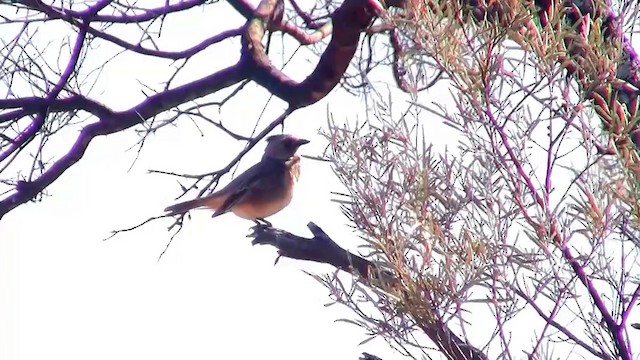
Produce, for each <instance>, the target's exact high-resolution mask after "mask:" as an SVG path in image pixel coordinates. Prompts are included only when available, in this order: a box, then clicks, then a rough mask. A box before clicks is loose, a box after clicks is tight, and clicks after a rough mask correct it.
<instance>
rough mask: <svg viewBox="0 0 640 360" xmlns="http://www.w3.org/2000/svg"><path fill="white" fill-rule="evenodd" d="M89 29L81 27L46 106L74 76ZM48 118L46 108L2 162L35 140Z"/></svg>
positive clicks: (11, 145)
mask: <svg viewBox="0 0 640 360" xmlns="http://www.w3.org/2000/svg"><path fill="white" fill-rule="evenodd" d="M88 27H89V23H88V22H87V23H85V24H83V26H81V27H80V31H79V32H78V35H77V36H76V42H75V44H74V45H73V50H72V51H71V56H70V58H69V62H68V63H67V67H66V68H65V70H64V72H63V73H62V75H61V76H60V79H58V82H57V83H56V85H55V86H54V87H53V88H52V89H51V90H50V91H49V93H48V94H47V96H46V97H45V98H44V99H43V102H44V104H45V105H47V104H50V103H51V102H53V100H54V99H55V98H57V97H58V95H59V94H60V92H61V91H62V89H64V87H65V85H66V84H67V81H69V78H70V77H71V74H73V72H74V70H75V68H76V65H77V64H78V60H79V59H80V53H81V51H82V47H83V44H84V41H85V36H86V35H87V28H88ZM46 117H47V111H46V108H43V109H42V110H40V111H39V112H38V115H37V116H36V117H35V119H34V120H33V121H32V122H31V124H29V126H27V128H26V129H25V130H24V131H22V132H20V134H18V136H17V137H16V138H15V139H14V140H13V141H12V142H11V144H10V145H9V147H8V148H7V149H6V150H5V151H3V152H1V153H0V162H2V161H4V160H5V159H7V158H8V157H9V156H11V155H13V153H14V152H16V151H18V150H19V149H20V148H22V147H23V146H24V145H26V144H27V143H28V142H30V141H31V140H33V138H34V136H36V134H37V133H38V131H40V130H41V129H42V126H44V123H45V119H46Z"/></svg>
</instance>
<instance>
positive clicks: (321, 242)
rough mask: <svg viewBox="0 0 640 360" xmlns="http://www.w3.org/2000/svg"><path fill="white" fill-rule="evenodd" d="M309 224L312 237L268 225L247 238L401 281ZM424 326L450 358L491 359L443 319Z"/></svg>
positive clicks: (376, 279)
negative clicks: (456, 332) (452, 329)
mask: <svg viewBox="0 0 640 360" xmlns="http://www.w3.org/2000/svg"><path fill="white" fill-rule="evenodd" d="M307 227H308V228H309V230H310V231H311V233H312V234H313V237H312V238H305V237H302V236H297V235H294V234H291V233H289V232H287V231H284V230H280V229H275V228H272V227H267V226H264V225H256V226H254V227H252V228H251V229H252V230H253V233H251V234H250V235H248V236H247V237H249V238H253V240H252V241H251V244H253V245H271V246H273V247H275V248H276V249H278V257H280V256H284V257H287V258H290V259H297V260H306V261H313V262H318V263H323V264H329V265H332V266H334V267H335V268H337V269H340V270H343V271H345V272H348V273H349V274H352V275H354V276H357V277H358V279H359V280H360V281H363V282H365V283H366V284H368V285H369V286H379V285H382V286H383V287H389V286H391V287H394V286H396V283H397V281H398V280H397V279H396V278H395V277H394V276H393V275H392V274H391V273H390V272H389V271H387V270H385V269H380V268H378V266H377V265H376V264H375V263H374V262H372V261H370V260H367V259H365V258H363V257H361V256H358V255H355V254H353V253H351V252H349V251H348V250H346V249H344V248H342V247H341V246H340V245H338V244H337V243H336V242H335V241H333V240H332V239H331V238H330V237H329V235H327V233H325V232H324V231H323V230H322V229H321V228H320V227H319V226H318V225H316V224H314V223H313V222H309V223H308V224H307ZM276 261H277V260H276ZM376 284H378V285H376ZM421 329H422V330H423V331H424V332H425V334H426V335H427V336H429V338H430V339H431V340H432V341H433V342H434V343H435V344H436V345H437V346H438V348H440V349H441V351H442V352H443V354H445V355H446V356H447V357H448V358H449V359H454V360H487V359H488V357H487V356H486V355H485V354H483V353H482V352H481V351H480V350H479V349H477V348H475V347H473V346H472V345H470V344H468V343H466V342H465V341H464V340H463V339H461V338H460V337H458V336H457V335H456V334H454V333H453V331H451V330H450V329H449V328H448V326H447V325H446V324H445V323H443V322H442V321H439V320H435V321H432V322H431V323H430V325H428V326H427V325H424V324H423V325H421Z"/></svg>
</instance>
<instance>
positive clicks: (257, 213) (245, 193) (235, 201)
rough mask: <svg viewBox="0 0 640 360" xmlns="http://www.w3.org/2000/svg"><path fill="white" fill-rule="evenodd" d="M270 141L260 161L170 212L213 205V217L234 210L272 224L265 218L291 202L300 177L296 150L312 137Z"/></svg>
mask: <svg viewBox="0 0 640 360" xmlns="http://www.w3.org/2000/svg"><path fill="white" fill-rule="evenodd" d="M266 141H267V146H266V148H265V150H264V154H263V155H262V159H261V160H260V161H259V162H258V163H256V164H255V165H253V166H252V167H250V168H249V169H247V170H246V171H245V172H243V173H242V174H240V175H238V176H237V177H236V178H234V179H233V180H232V181H231V182H229V184H227V185H226V186H225V187H223V188H222V189H220V190H218V191H216V192H214V193H212V194H209V195H207V196H204V197H199V198H195V199H193V200H188V201H185V202H181V203H177V204H174V205H171V206H169V207H167V208H166V209H164V211H165V212H167V213H168V214H166V215H167V216H173V215H176V214H184V213H186V212H188V211H189V210H192V209H196V208H209V209H212V210H214V213H213V215H212V216H211V217H216V216H220V215H222V214H225V213H227V212H229V211H230V212H232V213H233V214H235V215H236V216H238V217H240V218H243V219H247V220H252V221H254V222H255V223H256V224H258V225H261V222H262V223H263V224H265V225H267V226H271V223H270V222H269V221H267V220H265V218H266V217H269V216H271V215H274V214H275V213H277V212H279V211H280V210H282V209H284V208H285V207H287V205H289V203H291V199H292V198H293V188H294V186H295V184H296V183H297V182H298V178H299V177H300V156H298V155H296V152H297V151H298V148H299V147H300V146H302V145H304V144H308V143H309V140H305V139H301V138H297V137H295V136H293V135H289V134H281V135H272V136H269V137H267V138H266Z"/></svg>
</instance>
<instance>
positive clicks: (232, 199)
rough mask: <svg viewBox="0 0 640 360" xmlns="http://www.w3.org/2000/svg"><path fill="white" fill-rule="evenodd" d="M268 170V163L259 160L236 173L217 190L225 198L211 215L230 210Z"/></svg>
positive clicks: (214, 215) (263, 177)
mask: <svg viewBox="0 0 640 360" xmlns="http://www.w3.org/2000/svg"><path fill="white" fill-rule="evenodd" d="M269 171H270V169H269V166H268V164H267V163H265V162H264V161H260V162H258V163H257V164H255V165H253V166H252V167H250V168H249V169H247V170H246V171H245V172H243V173H242V174H240V175H238V177H236V178H235V179H233V180H231V182H230V183H229V184H227V186H225V187H224V188H222V189H221V190H220V191H218V192H217V194H220V195H224V197H225V200H224V201H223V203H222V205H220V207H218V209H216V211H215V212H214V213H213V215H212V217H216V216H218V215H222V214H224V213H226V212H227V211H229V210H231V209H232V208H233V206H234V205H236V204H237V203H238V202H239V201H241V200H242V199H243V198H244V197H245V196H246V195H247V194H248V193H249V190H250V189H252V188H254V187H255V186H256V185H258V184H259V182H260V181H262V180H263V179H265V177H266V175H268V173H269Z"/></svg>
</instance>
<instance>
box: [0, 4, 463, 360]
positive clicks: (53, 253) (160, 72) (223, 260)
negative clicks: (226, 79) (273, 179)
mask: <svg viewBox="0 0 640 360" xmlns="http://www.w3.org/2000/svg"><path fill="white" fill-rule="evenodd" d="M163 2H164V1H160V2H159V3H163ZM147 3H148V5H147ZM156 3H158V2H156ZM138 5H139V6H142V2H141V3H140V4H138ZM145 6H149V7H152V6H154V4H153V2H145ZM219 9H222V7H211V9H210V10H207V11H202V10H201V9H197V10H193V11H190V12H189V13H188V14H178V16H173V15H172V16H169V17H168V22H167V23H166V24H165V25H164V28H163V37H162V38H161V41H160V42H159V45H160V47H161V48H163V47H165V49H173V50H181V49H184V48H186V47H189V46H190V45H191V44H196V43H198V42H199V41H200V40H202V39H203V38H204V37H207V36H211V35H212V34H213V33H215V32H217V31H219V30H220V29H225V28H229V27H234V26H238V25H239V24H240V23H241V19H240V18H239V17H237V16H231V15H230V14H232V13H233V11H217V12H216V10H219ZM114 31H115V33H117V34H124V35H125V36H127V35H128V34H127V33H126V31H124V32H123V31H119V30H117V29H115V30H114ZM118 31H119V32H118ZM52 34H55V32H53V31H50V32H48V33H47V32H43V33H41V35H40V36H42V39H43V40H44V39H46V38H47V36H52ZM129 40H130V41H132V42H135V41H136V38H135V36H130V39H129ZM278 41H279V40H278ZM280 47H281V45H280V43H277V44H276V46H274V47H273V50H274V51H276V50H278V49H279V48H280ZM115 49H116V48H115V47H111V46H109V45H103V46H101V47H100V48H99V49H98V50H96V52H95V55H92V56H93V58H91V59H89V61H94V62H95V64H94V65H97V64H99V63H100V61H103V59H104V55H105V54H109V53H112V52H113V51H114V50H115ZM238 49H239V47H238V41H231V42H227V43H223V44H221V45H219V46H215V47H212V48H210V49H209V50H207V51H206V52H205V53H204V54H203V55H201V56H199V57H196V58H194V59H193V60H191V61H190V62H189V64H190V66H189V67H188V70H185V71H183V73H182V75H181V76H180V77H179V78H178V83H184V82H186V81H189V80H192V79H196V78H199V77H201V76H203V75H206V74H209V73H211V72H213V71H215V70H217V69H220V68H222V67H224V66H226V65H228V64H231V63H233V62H234V61H235V60H236V59H237V56H239V52H238ZM285 51H286V53H287V56H288V55H289V54H291V51H292V49H290V48H286V49H285ZM226 56H231V58H225V57H226ZM273 58H274V60H275V61H280V60H279V58H278V56H277V55H274V56H273ZM148 59H149V58H143V57H141V56H129V55H125V56H121V57H119V58H118V59H116V60H115V61H113V62H112V63H110V64H109V65H108V67H107V69H106V72H105V74H103V75H102V78H101V80H100V81H99V82H98V86H97V87H96V89H95V90H94V92H93V93H92V94H93V97H97V98H98V99H99V100H100V101H102V102H104V103H105V104H106V105H108V106H110V107H112V108H115V109H126V108H128V107H130V106H132V105H134V104H136V103H138V102H139V101H141V100H143V98H144V95H143V94H142V93H141V89H142V88H143V87H142V86H141V85H140V83H143V84H147V85H150V86H152V87H155V88H160V85H158V84H159V82H160V81H163V80H166V78H167V74H169V71H170V69H169V68H168V64H169V63H170V62H169V61H165V60H162V61H155V60H154V61H149V60H148ZM280 59H281V58H280ZM294 60H295V61H293V62H292V64H295V65H289V66H287V67H286V68H285V72H286V73H287V74H289V75H290V76H292V77H293V78H294V79H296V80H301V79H303V78H304V76H306V74H308V73H309V72H310V71H311V70H312V68H313V66H314V64H315V62H316V59H315V58H314V57H313V56H312V55H311V53H310V52H309V51H307V50H304V49H301V50H300V51H298V53H297V54H296V57H295V58H294ZM87 68H88V69H91V66H88V67H87ZM389 72H390V71H389V69H381V71H380V72H376V73H375V74H373V75H372V79H382V80H388V79H389ZM392 86H393V85H392ZM380 91H383V92H384V91H385V90H384V88H380ZM395 93H396V95H397V92H395ZM394 99H397V102H396V103H395V104H400V105H402V104H403V101H404V100H406V98H404V99H403V98H402V97H396V98H394ZM423 99H427V100H425V101H430V102H431V101H433V102H438V103H441V104H447V103H452V102H451V100H450V99H449V93H448V92H447V91H446V90H445V91H443V89H442V88H440V89H434V90H431V91H428V92H426V93H425V94H424V95H423ZM266 101H267V96H265V92H264V91H263V90H261V89H259V88H255V87H253V88H250V89H249V90H246V91H244V92H243V93H242V94H241V95H240V96H239V97H237V99H236V101H232V102H230V103H229V104H227V105H226V106H225V107H224V108H223V111H222V113H221V114H220V115H219V116H217V117H215V116H214V118H216V119H222V120H223V122H224V123H225V124H226V125H228V126H229V127H230V128H232V129H233V130H235V131H238V132H241V133H242V134H249V133H250V131H251V129H252V128H253V126H254V125H255V122H256V121H257V119H258V118H259V115H260V113H261V111H262V108H263V106H264V104H265V102H266ZM364 107H365V105H364V104H363V103H360V102H359V100H358V99H357V98H354V97H351V96H350V95H348V94H346V93H345V92H344V91H341V90H334V91H333V92H332V93H331V94H330V95H329V96H328V97H327V98H326V99H324V100H323V101H321V102H319V103H318V104H315V105H313V106H311V107H308V108H305V109H301V110H299V111H297V112H295V113H294V114H293V115H292V116H291V117H290V118H289V119H288V120H287V121H286V128H285V130H286V132H287V133H291V134H295V135H297V136H300V137H303V138H307V139H309V140H311V141H312V142H311V144H309V145H306V146H304V147H303V148H302V150H301V153H303V154H307V155H319V154H320V152H321V151H322V149H323V148H324V146H325V145H326V144H325V142H324V140H323V138H322V137H320V136H318V134H317V132H318V129H319V128H321V127H325V126H326V123H327V111H330V112H331V114H333V116H334V117H335V119H336V120H339V121H345V120H346V121H355V120H356V119H357V117H360V118H362V117H364V116H365V115H364V111H363V110H364ZM282 109H283V103H282V102H281V101H279V100H277V99H273V100H272V102H271V103H270V106H269V107H268V109H267V111H266V112H265V115H264V116H263V117H262V119H261V120H260V123H259V128H260V129H261V128H262V127H264V126H265V125H266V124H268V122H270V121H271V120H273V119H274V118H275V117H276V116H277V115H279V114H280V111H281V110H282ZM398 110H401V109H398ZM211 114H212V115H214V113H211ZM94 120H95V119H91V121H94ZM424 121H425V123H426V122H427V121H428V122H429V123H428V125H429V128H430V129H431V130H432V133H431V135H432V139H431V140H432V141H433V142H434V144H435V145H436V148H440V149H442V148H443V147H444V146H445V145H446V144H449V146H450V147H455V141H453V138H452V137H451V131H450V130H447V129H446V128H445V127H444V126H443V125H442V124H441V122H440V120H439V119H435V118H432V119H429V118H425V120H424ZM176 124H177V125H178V126H177V127H175V128H173V127H166V128H164V129H162V130H161V131H159V132H158V133H157V134H155V135H152V136H151V137H149V138H148V139H147V141H146V144H145V148H144V150H143V152H142V155H141V156H140V158H139V159H138V161H137V162H136V164H135V166H134V167H133V169H132V170H131V171H128V169H129V167H130V166H131V164H132V161H133V160H134V158H135V156H136V149H135V148H134V149H132V150H127V149H129V148H130V147H131V146H133V145H134V144H135V143H136V141H137V139H138V135H137V134H135V132H134V131H133V130H132V129H130V130H128V131H126V132H125V133H120V134H115V135H111V136H108V137H101V138H97V139H95V140H94V141H93V143H92V144H91V146H90V147H89V150H88V151H87V153H86V155H85V156H84V158H83V159H82V160H81V161H80V162H79V163H78V164H77V165H75V166H74V167H73V168H72V169H71V170H69V171H67V172H66V173H65V174H64V175H63V176H62V177H61V178H60V179H59V180H58V181H57V182H56V183H54V184H53V185H52V186H50V187H49V188H48V189H47V191H48V193H49V194H50V196H49V197H47V198H45V200H44V201H43V202H40V203H31V204H28V205H23V206H21V207H20V208H19V209H17V210H15V211H13V212H11V213H10V214H8V215H6V216H5V217H4V218H3V219H2V221H0V234H2V235H1V236H0V288H2V291H1V292H0V319H1V320H0V359H11V360H13V359H19V360H36V359H38V360H39V359H65V360H76V359H77V360H80V359H82V360H84V359H91V360H100V359H105V360H106V359H118V360H133V359H154V360H163V359H177V358H181V359H194V360H196V359H215V358H245V357H246V358H253V359H256V358H259V359H282V360H289V359H291V360H293V359H301V358H304V359H307V360H315V359H318V360H320V359H323V360H325V359H339V360H341V359H345V360H349V359H352V360H355V359H357V358H358V356H359V355H360V353H361V352H363V351H366V352H370V353H372V354H375V355H377V356H380V357H382V358H383V359H385V360H391V359H399V358H401V356H400V355H398V354H397V353H395V352H394V351H392V350H391V349H390V348H389V346H388V345H387V344H386V343H385V342H384V341H383V340H382V339H377V340H374V341H371V342H368V343H366V344H365V345H362V346H358V344H359V343H360V342H361V341H362V340H364V339H366V338H367V336H366V335H365V334H364V332H363V330H361V329H360V328H357V327H356V326H354V325H350V324H347V323H343V322H334V320H336V319H339V318H345V317H346V318H351V317H352V314H351V312H349V311H348V310H346V309H344V308H342V307H340V306H339V305H335V306H332V307H325V306H324V304H326V303H328V302H329V298H328V291H327V290H326V289H325V288H324V287H323V286H322V285H320V284H319V283H317V282H316V281H315V280H313V279H312V278H311V277H309V276H308V275H306V274H305V273H304V272H303V271H302V270H306V271H310V272H313V273H316V274H323V273H327V272H330V271H332V270H333V269H332V268H331V267H329V266H326V265H318V264H313V263H308V262H302V261H297V260H290V259H281V260H280V262H279V263H278V265H277V266H275V267H274V266H273V262H274V260H275V257H276V252H275V249H274V248H272V247H268V246H260V247H252V246H251V244H250V239H247V238H245V236H246V235H247V234H248V232H249V227H250V226H251V225H252V223H251V222H249V221H246V220H242V219H238V218H236V217H234V216H233V215H230V214H228V215H224V216H221V217H218V218H215V219H211V218H210V213H209V212H207V211H197V212H192V220H191V221H188V222H187V223H186V225H185V227H184V229H183V231H182V232H181V233H180V234H179V235H178V236H177V237H176V239H175V240H174V241H173V243H172V245H171V247H170V248H169V250H168V251H167V253H166V254H165V255H164V257H163V258H162V260H161V261H160V262H157V258H158V255H159V254H160V253H161V252H162V250H163V249H164V247H165V245H166V243H167V241H168V240H169V237H170V234H169V233H168V232H167V231H166V226H168V225H169V224H170V220H169V219H163V220H160V221H154V222H153V223H151V224H149V225H146V226H144V227H142V228H140V229H138V230H135V231H133V232H129V233H125V234H120V235H118V236H116V237H115V238H113V239H110V240H108V241H103V239H104V238H106V237H107V236H108V235H109V233H110V231H111V230H115V229H119V228H125V227H129V226H132V225H135V224H137V223H139V222H140V221H142V220H144V219H146V218H147V217H149V216H154V215H158V214H160V213H161V212H162V209H164V207H166V206H167V205H170V204H172V203H173V202H174V198H175V197H176V196H177V195H179V194H180V188H179V186H178V185H177V182H176V179H175V178H172V177H169V176H162V175H155V174H148V173H147V170H149V169H158V170H166V171H175V172H184V173H204V172H209V171H213V170H217V169H219V168H221V167H223V166H225V165H226V164H227V162H228V161H229V160H230V159H232V158H233V157H235V155H236V154H237V152H238V151H240V149H241V148H240V144H239V143H236V142H235V141H233V140H231V139H229V138H227V137H225V136H224V135H222V134H221V133H220V132H219V131H218V130H216V129H215V128H214V127H213V126H211V125H208V124H204V123H202V122H201V123H200V124H201V129H202V130H203V132H204V133H205V136H200V134H199V132H198V130H197V129H196V128H195V126H194V125H193V123H192V122H191V121H190V120H188V119H181V120H179V121H178V122H177V123H176ZM76 134H77V132H76V130H74V131H70V132H69V133H68V134H62V135H61V139H60V141H58V142H56V143H55V144H54V146H52V148H51V150H50V154H52V155H53V154H54V153H55V154H56V155H59V154H61V153H64V152H66V151H67V150H68V148H69V147H70V145H71V142H70V141H72V140H73V138H74V137H75V136H76ZM263 147H264V143H261V144H260V145H259V146H257V147H256V149H254V150H253V151H251V152H250V153H249V155H248V156H247V157H245V159H244V160H243V161H242V162H241V165H240V170H243V169H246V168H247V167H248V166H250V165H251V164H253V163H254V162H255V161H257V159H258V158H259V156H260V155H261V152H262V149H263ZM229 178H230V177H229V176H225V177H224V178H223V179H222V183H223V184H224V183H227V182H228V181H229ZM338 190H340V184H339V183H338V181H337V179H336V178H335V177H334V176H333V173H332V172H331V170H330V168H329V166H328V165H327V164H326V163H320V162H314V161H311V160H309V159H304V160H303V173H302V177H301V179H300V183H299V185H298V187H297V190H296V197H295V198H294V200H293V202H292V204H291V205H290V206H289V207H288V208H286V209H285V210H283V211H282V212H280V213H278V214H276V215H275V216H273V217H271V218H270V220H271V222H272V223H273V224H274V226H276V227H278V228H282V229H285V230H287V231H290V232H294V233H296V234H299V235H302V236H310V234H309V233H308V231H307V229H306V224H307V222H309V221H313V222H315V223H316V224H318V225H319V226H321V227H322V228H323V229H324V230H325V231H326V232H327V233H328V234H329V235H330V236H332V237H333V238H334V239H335V240H336V241H337V242H339V243H340V244H341V245H342V246H343V247H345V248H348V249H351V250H352V251H356V246H357V245H359V242H358V240H357V237H356V235H355V234H353V233H352V232H351V231H350V229H348V228H347V226H346V225H347V219H346V218H345V217H343V216H342V214H341V213H340V211H339V210H338V206H337V205H336V204H335V203H333V202H331V201H330V200H331V198H332V195H331V191H338ZM193 194H194V193H192V194H190V195H189V197H191V196H193Z"/></svg>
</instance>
